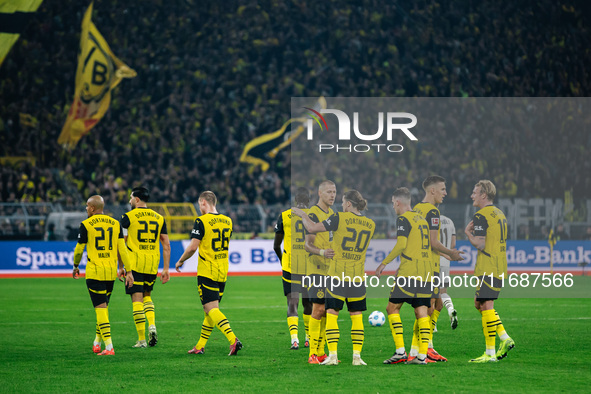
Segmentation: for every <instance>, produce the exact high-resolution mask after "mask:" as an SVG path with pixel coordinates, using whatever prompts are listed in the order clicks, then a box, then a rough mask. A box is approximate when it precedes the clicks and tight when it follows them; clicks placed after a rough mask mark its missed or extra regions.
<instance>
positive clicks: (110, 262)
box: [72, 195, 133, 356]
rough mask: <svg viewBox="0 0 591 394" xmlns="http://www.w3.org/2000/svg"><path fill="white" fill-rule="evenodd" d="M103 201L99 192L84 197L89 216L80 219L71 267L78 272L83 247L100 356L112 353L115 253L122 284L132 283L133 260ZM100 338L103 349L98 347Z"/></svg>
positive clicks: (95, 350) (97, 350)
mask: <svg viewBox="0 0 591 394" xmlns="http://www.w3.org/2000/svg"><path fill="white" fill-rule="evenodd" d="M104 206H105V202H104V201H103V198H102V197H101V196H98V195H95V196H92V197H90V198H89V199H88V201H86V213H87V214H88V219H86V220H84V221H83V222H82V223H80V231H79V233H78V244H77V245H76V249H74V270H73V272H72V277H73V278H74V279H78V276H79V275H80V269H79V268H78V266H79V265H80V260H81V259H82V254H83V253H84V248H85V247H86V251H87V255H88V262H87V263H86V286H87V287H88V293H89V294H90V300H91V301H92V305H93V306H94V311H95V313H96V337H95V339H94V344H93V347H92V351H93V352H94V353H96V354H97V355H99V356H112V355H114V354H115V350H114V349H113V341H112V340H111V324H110V323H109V310H108V305H109V299H110V298H111V293H112V292H113V284H114V283H115V278H117V253H119V254H120V255H121V260H122V261H123V264H124V265H125V268H126V269H127V275H126V278H125V284H126V286H127V287H131V286H132V285H133V274H132V269H133V262H131V261H130V260H129V257H128V256H127V249H126V248H125V242H124V241H123V234H122V231H121V225H120V224H119V222H118V221H117V220H115V219H113V218H111V217H110V216H107V215H105V214H104V213H103V209H104ZM101 339H102V341H103V342H104V343H105V350H103V351H101Z"/></svg>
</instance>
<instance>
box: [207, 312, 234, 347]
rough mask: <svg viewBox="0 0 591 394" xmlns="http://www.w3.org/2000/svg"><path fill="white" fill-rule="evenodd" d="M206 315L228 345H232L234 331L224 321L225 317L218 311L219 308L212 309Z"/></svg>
mask: <svg viewBox="0 0 591 394" xmlns="http://www.w3.org/2000/svg"><path fill="white" fill-rule="evenodd" d="M208 315H209V317H210V318H211V320H212V321H213V322H214V323H215V325H216V326H217V327H218V328H219V329H220V331H221V332H222V333H223V334H224V335H225V336H226V339H228V342H230V345H231V344H233V343H234V341H235V340H236V335H234V331H232V328H230V322H229V321H228V319H226V316H225V315H224V314H223V313H222V311H220V310H219V308H213V309H212V310H210V311H209V313H208Z"/></svg>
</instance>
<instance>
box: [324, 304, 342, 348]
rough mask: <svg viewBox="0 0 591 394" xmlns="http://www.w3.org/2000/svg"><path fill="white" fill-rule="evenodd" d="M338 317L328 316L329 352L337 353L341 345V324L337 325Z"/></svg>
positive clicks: (327, 335)
mask: <svg viewBox="0 0 591 394" xmlns="http://www.w3.org/2000/svg"><path fill="white" fill-rule="evenodd" d="M337 319H338V315H333V314H332V313H327V314H326V342H327V343H328V351H329V352H330V353H336V352H337V347H338V345H339V338H340V336H341V334H340V332H339V324H338V323H337Z"/></svg>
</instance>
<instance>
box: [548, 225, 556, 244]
mask: <svg viewBox="0 0 591 394" xmlns="http://www.w3.org/2000/svg"><path fill="white" fill-rule="evenodd" d="M557 238H558V237H557V236H556V234H555V233H554V229H550V234H548V244H549V245H550V247H551V248H553V247H554V245H556V242H558V239H557Z"/></svg>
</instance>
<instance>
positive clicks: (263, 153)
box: [240, 97, 326, 171]
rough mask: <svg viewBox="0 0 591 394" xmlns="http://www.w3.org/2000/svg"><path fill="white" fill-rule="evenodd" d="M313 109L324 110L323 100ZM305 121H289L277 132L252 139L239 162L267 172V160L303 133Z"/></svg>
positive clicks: (294, 119) (300, 119)
mask: <svg viewBox="0 0 591 394" xmlns="http://www.w3.org/2000/svg"><path fill="white" fill-rule="evenodd" d="M314 108H315V109H316V110H320V109H326V100H325V98H324V97H320V98H319V99H318V102H317V103H316V105H314ZM307 120H308V118H292V119H289V120H288V121H287V122H285V123H284V124H283V126H281V127H280V128H279V130H277V131H274V132H272V133H268V134H264V135H261V136H259V137H256V138H254V139H252V140H251V141H249V142H248V143H247V144H246V146H245V147H244V150H243V151H242V155H241V156H240V161H241V162H244V163H250V164H254V165H255V166H257V165H258V166H261V169H262V170H263V171H267V170H268V169H269V162H268V160H270V159H273V158H274V157H275V156H277V153H279V151H280V150H281V149H283V148H285V147H288V146H289V145H290V144H291V143H292V141H293V140H295V139H296V138H297V137H298V136H299V135H300V134H302V133H303V132H304V130H305V123H306V121H307ZM290 125H291V127H290V128H289V129H288V127H287V126H290Z"/></svg>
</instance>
